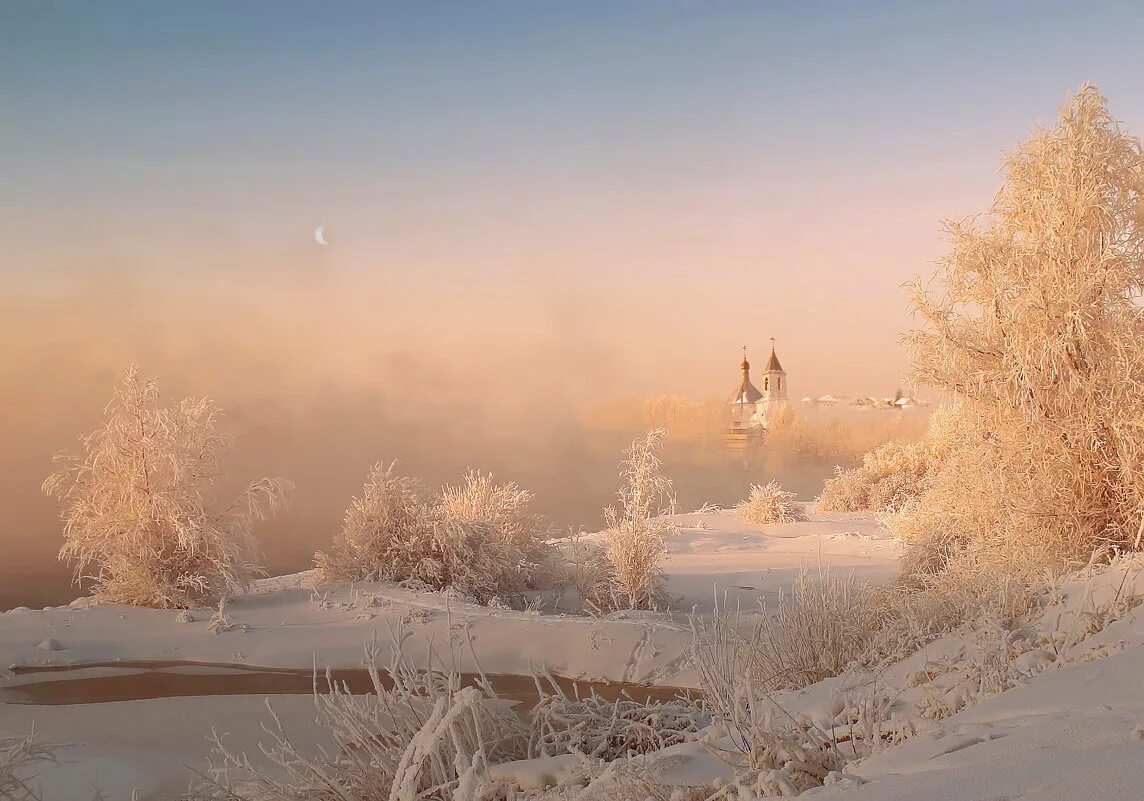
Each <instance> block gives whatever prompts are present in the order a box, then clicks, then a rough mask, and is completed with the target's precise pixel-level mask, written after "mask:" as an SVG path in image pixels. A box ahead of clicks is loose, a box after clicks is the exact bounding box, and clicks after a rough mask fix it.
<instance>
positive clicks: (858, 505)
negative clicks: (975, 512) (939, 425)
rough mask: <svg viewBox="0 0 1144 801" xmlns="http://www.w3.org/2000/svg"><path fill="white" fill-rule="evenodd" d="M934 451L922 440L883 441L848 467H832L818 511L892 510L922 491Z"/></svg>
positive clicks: (932, 462) (933, 457) (934, 455)
mask: <svg viewBox="0 0 1144 801" xmlns="http://www.w3.org/2000/svg"><path fill="white" fill-rule="evenodd" d="M937 459H938V455H937V453H936V452H935V451H934V449H933V448H931V447H930V446H929V445H928V444H927V443H925V442H907V443H900V442H887V443H885V444H884V445H880V446H878V448H876V449H875V450H873V451H870V452H869V453H867V454H866V455H865V456H863V457H862V464H861V466H859V467H855V468H854V469H852V470H843V469H842V468H836V470H835V476H834V478H832V479H829V480H828V481H827V482H826V485H825V486H824V487H823V490H822V495H820V496H819V498H818V509H819V511H822V512H862V511H875V512H881V511H894V510H897V509H900V508H902V506H904V505H905V504H906V503H907V502H908V501H910V500H911V499H913V498H916V497H918V496H919V495H921V494H922V492H924V491H925V489H926V486H927V481H928V478H929V473H930V470H931V469H932V468H933V467H934V465H935V464H936V460H937Z"/></svg>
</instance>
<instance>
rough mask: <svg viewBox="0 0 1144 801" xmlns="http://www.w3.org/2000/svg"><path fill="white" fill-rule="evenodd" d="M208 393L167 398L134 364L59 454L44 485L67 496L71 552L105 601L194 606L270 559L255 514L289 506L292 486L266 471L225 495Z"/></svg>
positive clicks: (220, 446)
mask: <svg viewBox="0 0 1144 801" xmlns="http://www.w3.org/2000/svg"><path fill="white" fill-rule="evenodd" d="M219 411H220V410H219V409H218V408H217V407H215V406H213V405H212V404H211V403H210V402H209V401H207V400H205V399H201V400H192V399H186V400H183V401H180V402H179V403H178V404H176V405H174V406H162V405H160V403H159V390H158V386H157V384H156V382H155V381H154V380H146V381H144V380H141V379H140V378H139V373H138V371H137V370H136V369H135V368H134V367H132V368H130V369H129V370H128V371H127V372H126V373H125V375H124V377H123V381H122V382H121V383H120V385H119V386H118V387H117V389H116V392H115V397H114V399H113V400H112V401H111V403H110V404H109V405H108V407H107V409H106V410H105V415H106V418H107V420H106V422H105V423H104V424H103V425H102V426H101V427H100V428H98V429H96V430H95V431H94V432H92V433H91V434H88V435H87V436H86V437H84V438H83V439H82V443H83V453H82V454H81V455H64V456H61V457H59V459H60V461H61V462H62V466H61V468H60V469H59V470H58V471H57V472H55V473H53V474H52V475H51V476H49V477H48V479H47V480H46V481H45V482H44V491H45V492H46V493H48V494H49V495H53V496H55V497H57V498H59V500H60V501H61V503H62V504H63V511H62V512H61V517H62V519H63V521H64V545H63V548H62V549H61V550H60V559H62V560H65V561H67V562H69V563H71V564H72V565H73V566H74V567H75V571H76V579H77V581H78V580H80V579H82V578H90V579H92V580H93V582H94V585H93V587H92V593H93V594H94V595H95V596H96V597H98V598H100V599H102V600H106V601H112V602H118V603H129V604H137V605H141V606H158V607H183V606H188V605H190V604H193V603H195V602H196V601H198V600H199V599H201V598H204V597H215V596H224V595H226V594H228V593H232V592H236V591H239V590H241V589H243V588H244V587H246V586H247V585H248V584H249V582H250V580H251V579H252V578H253V577H254V576H255V575H256V574H257V572H258V570H259V568H258V565H259V563H260V561H261V559H260V551H259V547H258V541H257V540H256V539H255V537H254V531H253V528H254V524H255V522H257V521H260V520H263V519H265V518H266V517H267V516H268V515H269V514H270V513H272V512H274V511H276V510H277V509H279V508H281V507H282V506H283V505H284V504H285V502H286V498H287V494H288V492H289V491H290V489H291V487H292V485H291V484H290V482H288V481H284V480H282V479H277V478H274V479H271V478H264V479H261V480H259V481H256V482H254V483H253V484H251V485H249V486H248V487H247V488H246V489H245V490H243V491H242V492H241V493H239V495H238V496H237V497H236V498H234V499H233V500H232V501H230V502H229V503H218V502H217V501H216V492H217V484H218V482H219V480H220V478H221V470H220V465H219V455H220V454H221V452H222V451H223V450H225V449H226V448H227V447H228V446H229V444H230V440H229V438H228V437H227V436H226V435H225V434H223V433H221V432H220V431H218V430H217V428H216V422H217V418H218V416H219Z"/></svg>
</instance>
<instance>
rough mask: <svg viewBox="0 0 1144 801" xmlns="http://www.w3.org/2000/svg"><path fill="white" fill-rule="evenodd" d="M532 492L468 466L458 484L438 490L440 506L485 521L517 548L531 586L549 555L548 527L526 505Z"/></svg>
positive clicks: (454, 514) (457, 515)
mask: <svg viewBox="0 0 1144 801" xmlns="http://www.w3.org/2000/svg"><path fill="white" fill-rule="evenodd" d="M532 497H533V495H532V493H531V492H529V491H528V490H525V489H521V488H520V487H518V486H517V485H516V482H514V481H510V482H508V483H507V484H497V483H496V482H495V481H494V480H493V477H492V475H491V474H487V473H481V472H480V471H477V470H470V471H468V472H467V473H466V474H465V483H464V484H462V485H461V486H452V485H447V486H446V487H445V488H444V490H442V492H441V509H442V511H443V512H444V513H445V514H446V515H448V516H451V517H453V518H456V519H459V520H470V521H474V522H478V523H488V524H490V525H492V526H494V527H496V529H497V531H498V532H499V535H500V537H501V538H502V539H503V540H504V541H505V543H506V544H507V545H508V546H510V547H511V548H514V549H516V550H517V551H519V552H520V556H521V559H522V562H521V564H520V565H519V568H518V569H519V570H520V571H521V573H522V574H523V576H524V578H525V580H526V582H527V583H528V584H529V585H530V586H535V584H536V583H537V581H538V580H539V579H540V578H541V577H542V576H541V574H542V573H543V572H544V569H545V567H546V562H547V561H548V560H549V559H550V558H551V554H552V548H551V546H550V545H549V544H548V539H549V537H550V536H551V533H552V532H551V529H550V527H549V526H548V525H547V524H545V522H544V521H543V520H542V519H541V518H540V517H539V516H538V515H535V514H533V513H532V512H531V510H530V509H529V506H530V504H531V503H532Z"/></svg>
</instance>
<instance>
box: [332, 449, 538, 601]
mask: <svg viewBox="0 0 1144 801" xmlns="http://www.w3.org/2000/svg"><path fill="white" fill-rule="evenodd" d="M494 490H495V487H494ZM513 492H514V493H515V500H514V499H513V498H512V497H510V500H513V503H514V504H515V505H514V506H509V507H508V509H509V513H506V514H505V515H504V516H503V517H504V519H505V520H508V521H509V523H510V524H513V525H515V524H516V523H518V522H519V514H518V513H519V508H520V506H521V504H520V503H519V502H518V501H519V497H520V496H519V493H520V491H519V490H513ZM510 495H511V494H510ZM466 497H471V496H466V495H465V494H464V490H461V491H456V492H454V493H453V494H452V500H451V501H449V503H448V504H445V503H439V502H437V501H436V500H434V499H433V498H431V497H429V496H427V494H426V493H425V492H424V491H423V489H422V487H421V485H420V484H419V483H418V482H417V481H416V480H415V479H412V478H409V477H406V476H401V475H398V474H397V473H396V471H395V465H393V464H390V465H388V466H386V465H381V464H377V465H374V466H373V468H371V470H370V474H369V477H368V478H367V479H366V483H365V486H364V488H363V489H362V493H361V495H360V496H359V497H357V498H354V499H353V501H352V503H351V504H350V508H349V509H348V510H347V511H346V516H345V521H344V523H343V525H342V528H341V531H340V532H339V533H338V535H337V536H336V537H335V538H334V543H333V547H332V548H331V549H330V551H328V552H319V553H317V554H316V555H315V561H316V563H317V567H318V571H319V576H320V579H321V580H322V581H327V582H330V581H359V580H365V581H395V582H401V583H405V584H407V585H409V586H414V587H427V588H431V589H446V588H450V589H453V590H455V591H457V592H459V593H461V594H462V595H464V596H468V597H470V598H472V599H473V600H475V601H477V602H479V603H483V604H488V603H494V602H500V603H508V604H515V605H519V603H520V598H519V593H520V592H521V591H522V590H523V589H525V587H526V586H527V584H528V583H529V580H530V578H531V575H532V572H531V569H530V568H532V567H533V566H534V564H535V563H532V562H530V561H529V557H528V555H526V554H525V552H524V551H522V550H521V548H520V547H519V546H518V544H517V542H516V541H514V534H506V532H505V529H504V528H503V527H502V523H501V522H497V521H496V514H497V513H498V510H503V509H505V506H504V505H503V504H502V505H500V506H497V507H496V508H493V507H491V506H484V507H478V506H476V505H469V506H467V507H466V504H465V500H464V499H465V498H466ZM500 497H502V498H503V497H505V495H504V494H502V495H501V496H500ZM483 500H485V501H487V500H488V495H487V494H486V495H485V496H484V497H483ZM536 532H537V530H536V529H534V530H532V531H531V532H526V531H525V530H524V529H516V530H515V537H516V538H523V537H525V536H526V534H527V535H528V536H531V535H534V534H536ZM537 536H538V535H537ZM532 546H533V554H537V553H540V546H539V544H538V543H537V542H536V541H535V540H533V542H532Z"/></svg>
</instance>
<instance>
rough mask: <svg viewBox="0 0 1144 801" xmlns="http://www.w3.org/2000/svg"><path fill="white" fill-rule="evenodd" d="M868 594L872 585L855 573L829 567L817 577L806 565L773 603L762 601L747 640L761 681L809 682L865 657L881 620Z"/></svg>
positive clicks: (781, 685)
mask: <svg viewBox="0 0 1144 801" xmlns="http://www.w3.org/2000/svg"><path fill="white" fill-rule="evenodd" d="M867 594H868V587H867V585H866V584H865V583H863V582H860V581H858V580H856V579H855V578H854V577H853V575H851V574H847V575H845V576H832V575H830V571H829V570H823V571H822V572H821V573H819V574H818V576H816V577H812V576H811V574H810V571H809V570H807V569H806V568H805V567H804V568H803V569H802V570H800V571H799V574H798V577H797V578H796V580H795V583H794V586H793V587H792V588H791V590H790V592H789V593H786V592H780V593H779V598H778V602H777V603H776V604H775V606H774V608H773V609H771V608H768V607H767V606H766V605H764V606H763V607H762V611H761V614H760V615H759V616H758V618H757V620H756V622H755V624H754V626H753V627H752V630H751V632H750V636H749V638H748V639H746V640H745V641H744V645H745V646H746V647H747V649H748V651H749V653H750V654H751V659H752V662H753V667H752V670H754V671H755V674H756V675H757V676H758V677H760V686H761V687H764V688H765V689H771V690H779V689H789V688H797V687H805V686H807V685H809V684H814V683H815V682H819V681H822V680H823V679H827V678H830V677H831V676H837V675H838V674H839V673H841V672H842V671H844V670H845V669H846V668H847V666H848V665H850V664H851V663H852V662H861V661H862V660H863V659H864V658H865V655H866V651H867V643H868V641H869V638H870V636H871V634H872V633H873V631H874V629H875V628H876V626H877V625H878V621H877V620H876V619H875V617H874V615H873V610H872V609H870V608H869V606H868V604H867V603H866V596H867ZM762 677H765V679H764V678H762Z"/></svg>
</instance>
